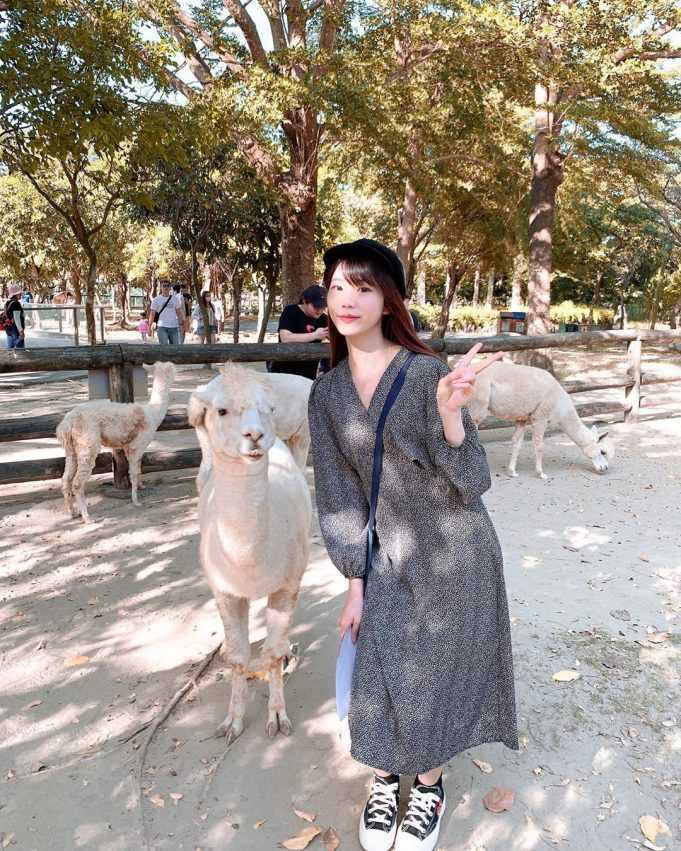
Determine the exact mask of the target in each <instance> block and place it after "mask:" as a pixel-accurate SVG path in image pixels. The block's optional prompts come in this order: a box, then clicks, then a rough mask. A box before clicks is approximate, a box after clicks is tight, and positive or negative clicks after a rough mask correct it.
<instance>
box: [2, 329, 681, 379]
mask: <svg viewBox="0 0 681 851" xmlns="http://www.w3.org/2000/svg"><path fill="white" fill-rule="evenodd" d="M632 340H643V341H646V342H649V343H655V342H657V343H673V342H681V331H585V332H583V333H578V332H575V333H571V334H547V335H545V336H540V337H523V336H513V335H510V334H499V335H496V336H493V337H445V338H437V339H430V340H425V341H424V342H426V343H427V344H428V345H429V346H430V347H431V348H432V349H433V351H435V352H438V353H443V352H446V353H447V354H452V355H455V354H464V353H465V352H467V351H468V350H469V349H470V348H471V346H473V345H474V344H475V343H481V344H482V351H483V352H515V351H523V350H527V349H549V348H572V347H574V346H590V345H611V344H613V343H628V342H631V341H632ZM329 354H330V349H329V346H328V345H326V344H323V343H215V344H213V345H210V346H206V345H200V344H190V345H184V346H160V345H146V346H145V345H138V344H136V343H134V344H133V343H116V344H107V345H99V346H80V347H75V346H59V347H52V348H44V349H30V348H29V349H11V350H5V351H0V373H6V372H33V371H44V372H56V371H58V370H65V369H68V370H72V369H73V370H78V369H105V368H107V367H109V366H119V365H122V364H124V363H129V364H133V365H139V364H142V363H147V364H151V363H154V362H155V361H172V362H173V363H177V364H200V363H223V362H225V361H234V362H239V363H248V362H261V361H266V360H272V361H281V360H291V361H305V360H318V359H319V358H322V357H328V356H329Z"/></svg>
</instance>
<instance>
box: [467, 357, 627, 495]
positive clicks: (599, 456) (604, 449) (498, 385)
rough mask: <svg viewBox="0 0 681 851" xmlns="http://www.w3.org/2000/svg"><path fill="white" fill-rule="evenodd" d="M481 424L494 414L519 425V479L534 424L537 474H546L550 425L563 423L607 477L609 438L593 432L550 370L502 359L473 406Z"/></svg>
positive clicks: (483, 376)
mask: <svg viewBox="0 0 681 851" xmlns="http://www.w3.org/2000/svg"><path fill="white" fill-rule="evenodd" d="M468 410H469V411H470V414H471V416H472V417H473V420H474V421H475V423H476V425H477V424H479V423H481V422H482V420H484V419H485V417H487V416H489V415H490V414H491V415H492V416H495V417H499V419H502V420H510V421H511V422H514V423H515V424H516V430H515V432H514V434H513V438H512V442H513V449H512V451H511V460H510V462H509V465H508V471H509V473H510V474H511V475H512V476H517V475H518V474H517V472H516V463H517V460H518V453H519V452H520V446H521V444H522V442H523V437H524V434H525V428H526V427H527V426H528V425H531V426H532V439H533V442H534V452H535V458H536V469H537V475H538V476H540V477H541V478H542V479H545V478H547V476H546V475H545V474H544V470H543V466H542V461H543V452H544V432H545V431H546V427H547V425H548V424H549V423H557V424H558V425H559V426H560V427H561V428H562V429H563V431H564V432H565V433H566V434H567V435H568V437H571V438H572V440H574V442H575V443H576V444H577V446H579V448H580V449H581V450H582V452H583V453H584V454H585V455H586V457H587V458H588V459H589V460H590V461H591V463H592V464H593V466H594V469H595V470H597V471H598V472H599V473H604V472H605V471H606V470H607V469H608V462H609V461H610V460H611V459H612V458H613V457H614V454H615V449H614V446H613V444H612V442H611V441H610V440H607V439H606V434H607V432H605V433H604V434H601V435H599V434H598V431H597V429H596V426H593V427H592V428H590V429H589V428H587V427H586V426H585V425H584V423H583V422H582V421H581V420H580V419H579V416H578V415H577V411H576V410H575V406H574V404H573V403H572V399H570V397H569V395H568V394H567V393H566V391H565V390H564V389H563V388H562V387H561V386H560V384H559V383H558V382H557V381H556V379H555V378H554V377H553V376H552V375H551V374H550V373H548V372H546V370H543V369H537V368H536V367H533V366H524V365H522V364H517V363H510V362H507V361H499V362H498V363H493V364H492V365H491V366H490V367H489V368H488V369H486V370H484V371H483V372H481V373H480V374H479V375H478V378H477V381H476V383H475V395H474V397H473V399H472V400H471V402H470V403H469V405H468Z"/></svg>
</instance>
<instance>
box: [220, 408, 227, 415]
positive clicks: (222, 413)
mask: <svg viewBox="0 0 681 851" xmlns="http://www.w3.org/2000/svg"><path fill="white" fill-rule="evenodd" d="M226 415H227V408H218V416H219V417H224V416H226Z"/></svg>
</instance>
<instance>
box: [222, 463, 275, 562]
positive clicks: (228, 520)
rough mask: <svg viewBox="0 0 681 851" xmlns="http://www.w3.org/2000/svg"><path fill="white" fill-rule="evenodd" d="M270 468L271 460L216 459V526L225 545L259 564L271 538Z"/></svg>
mask: <svg viewBox="0 0 681 851" xmlns="http://www.w3.org/2000/svg"><path fill="white" fill-rule="evenodd" d="M267 466H268V460H267V456H265V457H264V458H262V459H260V460H259V461H255V462H251V463H244V462H243V461H231V460H226V459H224V458H220V457H215V456H214V457H213V469H212V479H213V500H212V502H213V508H212V509H211V513H213V522H215V523H216V524H217V525H218V526H219V527H220V536H221V538H222V540H223V541H224V542H225V544H227V542H229V543H228V544H227V545H228V546H229V547H230V548H232V550H233V549H234V548H235V547H238V550H239V552H240V553H241V555H242V557H248V556H250V557H251V558H253V559H255V560H256V561H258V562H259V563H260V562H261V561H262V557H263V556H264V551H265V549H266V547H267V545H268V542H269V537H270V536H269V525H270V489H269V481H268V470H267Z"/></svg>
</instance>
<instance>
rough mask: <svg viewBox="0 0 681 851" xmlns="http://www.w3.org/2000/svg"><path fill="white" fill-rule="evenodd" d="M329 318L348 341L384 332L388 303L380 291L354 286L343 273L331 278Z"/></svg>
mask: <svg viewBox="0 0 681 851" xmlns="http://www.w3.org/2000/svg"><path fill="white" fill-rule="evenodd" d="M326 300H327V305H328V309H329V317H330V318H331V320H332V322H333V324H334V325H335V326H336V328H337V329H338V332H339V333H340V334H342V335H343V336H344V337H354V336H356V335H357V334H365V333H366V332H367V331H373V330H374V329H375V328H376V327H377V326H378V327H379V328H380V326H381V319H382V318H383V312H384V311H383V308H384V299H383V292H382V291H381V289H380V288H379V287H375V286H373V285H371V284H360V285H359V286H357V287H355V286H353V285H352V284H351V283H350V282H349V281H348V280H347V279H346V277H345V274H344V273H343V271H342V270H341V269H339V268H338V269H336V271H335V272H334V273H333V277H332V278H331V283H330V285H329V292H328V295H327V299H326Z"/></svg>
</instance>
